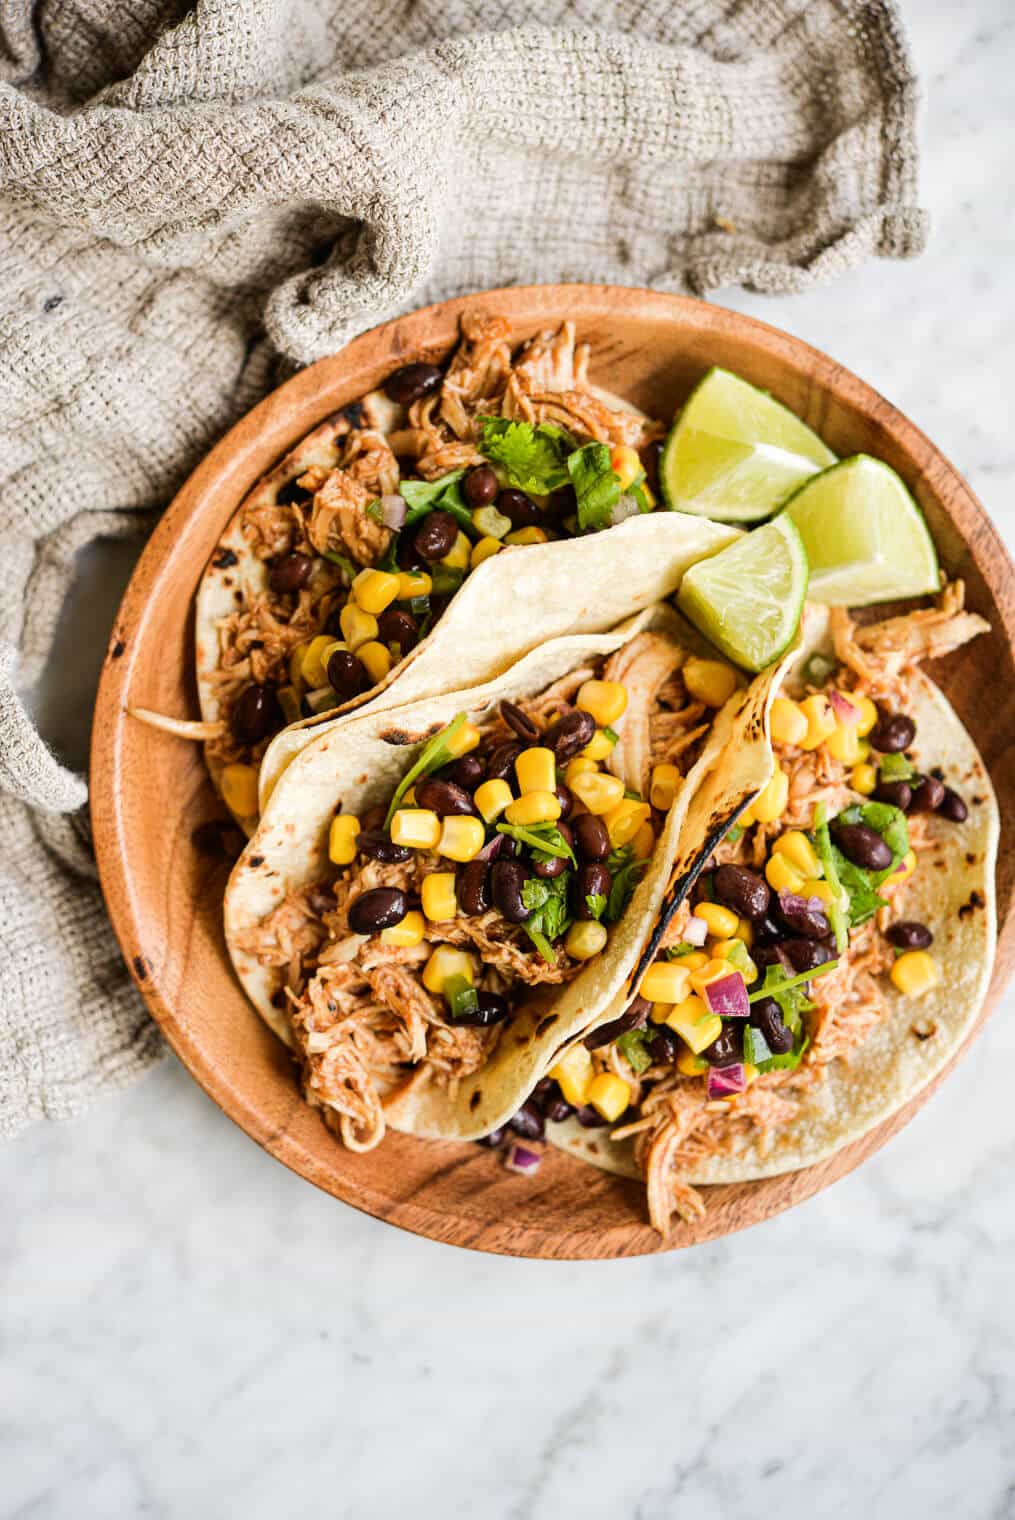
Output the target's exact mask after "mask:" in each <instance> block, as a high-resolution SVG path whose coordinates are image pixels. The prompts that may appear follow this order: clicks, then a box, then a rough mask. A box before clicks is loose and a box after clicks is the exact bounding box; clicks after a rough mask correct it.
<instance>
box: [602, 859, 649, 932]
mask: <svg viewBox="0 0 1015 1520" xmlns="http://www.w3.org/2000/svg"><path fill="white" fill-rule="evenodd" d="M647 867H648V861H647V860H629V861H628V863H627V865H624V866H621V868H620V870H619V871H618V872H617V874H616V875H615V876H614V878H613V885H612V886H611V887H610V895H609V898H608V899H607V903H606V911H605V912H604V914H603V918H604V920H605V922H606V923H608V924H615V923H616V922H617V920H618V919H621V918H623V916H624V913H625V911H626V909H627V905H628V903H629V902H630V901H631V898H632V897H633V896H634V889H635V887H636V886H637V885H638V883H639V881H641V878H642V876H643V875H644V873H645V870H646V868H647Z"/></svg>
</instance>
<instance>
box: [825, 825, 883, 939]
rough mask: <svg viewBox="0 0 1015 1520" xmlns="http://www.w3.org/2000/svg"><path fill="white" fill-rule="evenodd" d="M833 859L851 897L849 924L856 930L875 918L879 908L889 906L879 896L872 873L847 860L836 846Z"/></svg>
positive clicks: (838, 874) (837, 872)
mask: <svg viewBox="0 0 1015 1520" xmlns="http://www.w3.org/2000/svg"><path fill="white" fill-rule="evenodd" d="M831 859H832V864H833V869H834V870H835V873H836V876H837V877H838V879H839V882H840V883H841V885H842V886H843V887H844V888H845V890H846V893H847V895H848V897H849V922H850V925H851V927H852V928H854V929H855V928H857V927H858V926H859V925H860V924H865V923H866V922H867V920H868V919H869V918H873V917H874V915H875V913H876V912H877V911H878V909H879V908H885V907H887V906H888V904H887V903H886V902H885V899H884V898H883V897H879V896H878V894H877V890H876V888H875V884H874V879H873V877H872V876H871V874H870V872H869V871H865V870H864V869H863V868H862V866H855V865H854V864H853V862H852V861H851V860H847V859H846V856H845V855H844V854H843V853H842V851H841V850H840V849H839V848H838V846H837V845H834V844H833V845H832V852H831ZM826 874H827V872H826Z"/></svg>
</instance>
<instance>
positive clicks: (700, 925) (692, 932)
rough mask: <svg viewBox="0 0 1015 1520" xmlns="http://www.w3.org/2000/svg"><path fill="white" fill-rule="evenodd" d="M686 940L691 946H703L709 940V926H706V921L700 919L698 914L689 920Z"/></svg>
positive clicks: (685, 934)
mask: <svg viewBox="0 0 1015 1520" xmlns="http://www.w3.org/2000/svg"><path fill="white" fill-rule="evenodd" d="M684 939H685V940H686V941H687V943H688V944H689V945H699V946H700V945H703V944H704V943H705V941H706V940H707V939H708V924H706V922H705V920H704V919H703V918H699V917H698V916H697V914H694V915H692V917H691V918H689V919H688V920H687V927H686V929H685V930H684Z"/></svg>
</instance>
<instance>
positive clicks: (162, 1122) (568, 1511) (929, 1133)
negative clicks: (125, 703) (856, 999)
mask: <svg viewBox="0 0 1015 1520" xmlns="http://www.w3.org/2000/svg"><path fill="white" fill-rule="evenodd" d="M904 8H905V9H906V10H907V13H908V17H909V24H910V29H911V33H912V38H913V44H914V47H915V51H916V54H917V59H918V63H919V66H920V69H921V73H922V76H923V78H924V81H925V86H926V97H927V101H926V106H925V111H924V139H925V157H924V174H923V193H924V203H925V204H926V205H928V206H929V207H930V209H931V211H932V213H933V217H934V228H933V239H932V243H931V246H930V249H929V251H928V253H927V254H926V256H925V257H924V258H923V259H922V260H921V261H919V262H917V263H914V264H911V265H893V264H872V265H869V266H868V267H867V268H865V269H862V270H859V271H857V272H856V273H854V274H853V275H852V276H850V277H849V278H848V279H845V280H843V281H841V282H840V283H838V284H837V285H834V286H832V287H830V288H828V289H824V290H820V291H815V292H814V293H812V294H810V295H806V296H802V297H797V298H794V299H787V300H765V299H760V298H753V297H745V296H742V295H739V294H735V293H734V294H732V295H730V296H729V297H728V298H727V299H728V304H730V305H735V306H737V307H739V308H740V309H743V310H748V311H751V312H754V313H757V314H758V315H760V316H762V317H764V318H766V319H767V320H769V321H771V322H774V323H777V324H779V325H781V326H783V327H786V328H788V329H789V330H791V331H792V332H795V333H799V334H801V335H802V336H804V337H805V338H807V339H809V340H810V341H811V342H813V343H815V344H817V345H819V346H820V347H822V348H824V349H827V350H828V351H829V352H830V353H832V354H833V355H835V356H836V357H837V358H839V359H841V360H842V361H843V362H845V363H846V364H847V365H849V366H850V367H852V368H854V369H856V370H857V371H859V372H860V373H861V374H862V375H864V376H865V377H867V378H868V379H870V380H871V381H872V382H873V384H875V385H876V386H877V387H878V388H879V389H880V390H881V391H883V392H884V393H885V394H886V395H887V396H889V397H890V398H891V399H892V400H893V401H895V402H897V403H898V404H899V405H900V406H901V407H902V408H903V409H904V410H905V411H906V412H908V413H909V415H910V416H912V417H913V418H914V420H916V421H917V422H918V423H919V424H921V425H922V426H923V427H924V428H925V430H926V431H927V432H928V433H929V434H930V435H931V436H932V437H933V438H934V439H935V440H936V441H937V442H939V444H940V445H941V447H942V448H943V449H944V450H945V452H946V453H947V454H948V455H949V456H950V457H951V458H952V459H953V460H954V461H955V463H956V464H957V465H958V466H959V468H960V469H962V470H963V471H964V472H965V473H966V474H967V475H968V477H969V479H970V480H971V482H972V484H973V486H974V488H975V489H976V490H977V491H978V492H979V494H980V495H981V497H982V498H983V500H984V501H985V502H986V503H987V505H988V507H989V508H990V510H991V511H992V512H993V513H994V514H995V516H996V518H997V520H998V522H999V524H1000V526H1001V528H1002V530H1003V532H1004V534H1005V536H1006V539H1007V541H1008V543H1009V544H1010V545H1012V544H1015V506H1013V502H1012V498H1013V488H1015V449H1013V445H1012V430H1011V402H1010V395H1011V386H1012V378H1013V376H1012V370H1011V354H1012V352H1015V287H1013V285H1012V279H1011V267H1012V264H1011V261H1012V255H1013V253H1015V248H1013V242H1015V215H1013V208H1012V190H1011V180H1010V175H1009V173H1008V172H1007V170H1006V167H1005V164H1006V160H1007V161H1008V162H1009V163H1010V160H1011V154H1012V147H1013V143H1012V120H1011V84H1010V80H1011V73H1012V70H1013V67H1015V12H1013V11H1012V9H1011V6H1010V4H1009V0H967V3H966V4H965V5H963V6H961V7H960V6H957V5H955V4H954V0H950V3H946V0H911V3H910V4H909V5H908V6H907V7H904ZM127 565H128V556H127V555H126V554H125V552H124V551H123V550H122V549H121V550H118V551H116V552H115V553H112V554H108V553H99V554H93V555H92V556H90V557H89V559H88V561H87V563H86V565H85V566H84V580H83V589H82V590H81V591H80V592H79V594H78V596H77V597H76V599H75V602H74V606H73V607H72V609H71V613H70V620H71V625H72V626H73V629H74V633H73V636H71V634H68V636H67V637H66V639H65V640H64V645H63V648H64V649H65V652H66V659H65V661H64V665H63V679H62V681H61V684H60V687H59V691H57V690H56V689H52V688H51V689H48V690H47V691H44V692H43V707H44V711H45V714H46V720H47V729H48V732H49V733H50V735H51V736H52V737H53V739H54V741H55V742H56V743H57V744H58V746H59V747H60V748H61V750H62V751H63V752H64V753H66V754H68V755H69V756H70V757H71V758H74V757H75V756H80V755H81V753H82V746H83V742H84V735H85V734H86V732H87V720H88V703H89V692H90V689H91V683H92V681H93V678H94V670H95V668H96V663H97V659H98V652H99V651H100V650H101V648H102V646H103V644H104V639H105V628H106V626H107V625H108V621H109V618H110V616H111V613H112V609H113V606H114V604H115V600H116V597H117V595H118V592H119V587H120V585H121V584H122V581H123V579H124V577H125V575H126V571H127ZM88 625H90V626H91V629H92V634H93V636H92V638H91V639H90V640H89V639H85V638H83V637H81V636H80V630H81V629H82V628H83V627H85V626H88ZM1013 1070H1015V996H1013V995H1012V994H1009V996H1008V997H1007V999H1006V1000H1005V1003H1004V1006H1003V1007H1002V1008H1000V1009H999V1010H998V1013H997V1015H996V1016H995V1018H994V1019H993V1021H992V1022H991V1024H990V1026H989V1028H988V1030H987V1032H986V1034H985V1035H984V1036H983V1038H982V1039H981V1040H980V1041H979V1042H978V1043H977V1045H976V1046H975V1048H974V1049H973V1050H972V1051H971V1052H970V1054H969V1055H968V1057H967V1058H966V1060H965V1061H964V1062H963V1063H962V1065H961V1067H960V1069H959V1070H958V1071H957V1072H956V1073H955V1075H954V1076H953V1078H952V1079H951V1080H950V1081H949V1082H948V1083H947V1084H946V1085H945V1087H944V1088H943V1090H942V1091H941V1092H940V1094H939V1095H938V1096H937V1097H936V1098H935V1099H934V1100H933V1102H932V1103H931V1104H930V1105H929V1106H928V1107H927V1108H925V1109H924V1110H923V1112H922V1113H920V1114H919V1116H918V1117H917V1118H916V1119H915V1121H914V1122H913V1123H912V1124H911V1125H910V1126H909V1128H908V1129H907V1130H906V1131H905V1132H904V1133H903V1134H902V1135H901V1136H899V1137H898V1138H897V1139H896V1140H895V1141H894V1142H893V1143H892V1144H891V1145H890V1146H889V1147H888V1149H887V1150H886V1151H884V1152H882V1153H881V1154H880V1155H879V1156H877V1157H876V1158H875V1159H874V1160H873V1161H871V1162H870V1163H869V1164H868V1165H867V1166H865V1167H864V1168H863V1170H862V1171H861V1172H859V1173H854V1174H853V1175H852V1176H851V1177H850V1178H848V1179H847V1180H845V1181H844V1182H842V1183H840V1184H839V1185H838V1186H837V1187H835V1188H833V1189H832V1190H831V1191H829V1192H826V1193H825V1194H823V1195H822V1196H820V1197H819V1198H816V1199H814V1200H812V1201H811V1202H809V1203H808V1204H806V1205H805V1206H803V1207H802V1208H800V1209H798V1210H796V1211H795V1212H793V1213H790V1214H786V1215H783V1216H782V1217H780V1218H778V1219H775V1220H773V1221H771V1222H769V1223H768V1224H766V1225H764V1226H761V1227H760V1228H758V1229H755V1230H753V1231H752V1232H750V1233H749V1234H746V1235H743V1236H739V1237H736V1238H731V1239H727V1240H725V1241H722V1242H719V1243H717V1244H715V1245H711V1246H708V1247H704V1248H700V1249H698V1250H697V1251H694V1252H691V1253H686V1254H678V1255H672V1256H668V1257H661V1258H654V1259H651V1260H642V1261H630V1262H615V1263H607V1264H592V1263H590V1264H573V1265H571V1264H564V1263H561V1264H556V1263H554V1264H540V1263H532V1262H520V1261H511V1260H504V1259H495V1258H487V1257H480V1256H475V1255H470V1254H467V1253H465V1252H458V1251H454V1250H452V1249H450V1248H446V1247H442V1246H437V1245H434V1244H432V1243H430V1242H427V1241H421V1240H416V1239H413V1238H412V1237H410V1236H407V1235H402V1234H399V1233H398V1232H396V1231H394V1230H392V1229H389V1228H387V1227H385V1226H383V1225H381V1224H378V1223H376V1222H375V1221H373V1220H371V1219H367V1218H364V1217H362V1216H360V1215H358V1214H356V1213H354V1212H353V1211H352V1210H351V1209H348V1208H345V1207H343V1206H342V1205H340V1204H338V1203H336V1202H334V1201H333V1200H331V1199H329V1198H327V1197H325V1196H324V1195H323V1194H321V1193H318V1192H316V1191H315V1190H314V1189H313V1188H311V1187H310V1186H309V1185H308V1184H306V1183H304V1182H303V1181H301V1180H300V1179H299V1178H297V1177H295V1176H292V1175H290V1174H289V1173H288V1172H286V1171H285V1170H284V1169H283V1168H281V1167H280V1166H278V1165H277V1164H276V1163H274V1162H273V1161H271V1160H270V1159H268V1158H267V1157H266V1156H265V1155H263V1154H262V1153H261V1152H260V1151H259V1150H258V1149H257V1148H256V1147H255V1146H254V1145H252V1144H251V1143H250V1141H248V1140H247V1139H246V1138H245V1137H244V1136H243V1135H242V1134H241V1133H240V1131H239V1130H237V1129H235V1128H234V1127H233V1126H232V1124H230V1123H229V1121H227V1120H226V1119H225V1118H223V1117H222V1115H221V1114H220V1113H219V1112H218V1111H217V1110H216V1109H215V1108H214V1106H213V1105H212V1104H211V1102H210V1101H209V1100H208V1099H207V1098H205V1097H204V1095H203V1094H202V1093H201V1092H200V1090H199V1089H198V1088H197V1087H196V1086H195V1084H194V1083H193V1082H192V1081H191V1080H190V1078H189V1077H188V1076H187V1075H186V1073H185V1072H184V1071H183V1070H182V1069H181V1068H180V1067H179V1066H178V1065H177V1064H176V1063H175V1062H174V1061H172V1060H168V1061H167V1062H166V1063H164V1064H163V1065H162V1066H161V1067H159V1068H158V1069H157V1070H156V1071H154V1072H153V1073H152V1074H151V1075H150V1076H148V1077H147V1078H146V1079H145V1080H143V1081H142V1082H141V1083H139V1084H138V1085H137V1086H136V1087H135V1088H134V1089H133V1090H131V1091H129V1092H127V1093H125V1094H123V1095H121V1096H119V1097H117V1098H114V1099H110V1100H108V1101H106V1102H105V1103H104V1104H102V1105H100V1106H99V1107H98V1108H96V1109H95V1110H94V1111H93V1112H92V1113H91V1114H90V1115H88V1116H87V1117H86V1118H84V1119H81V1120H78V1121H76V1122H74V1123H73V1124H69V1125H63V1126H60V1125H49V1126H42V1127H38V1128H36V1129H34V1130H32V1131H30V1132H29V1133H27V1134H25V1135H23V1136H22V1137H21V1138H20V1139H18V1140H17V1141H16V1142H14V1143H12V1144H9V1145H8V1146H7V1147H6V1149H5V1150H3V1152H2V1153H0V1176H2V1179H3V1181H2V1188H3V1197H4V1202H5V1207H4V1218H5V1229H4V1231H3V1238H2V1241H0V1260H2V1267H3V1300H2V1309H0V1326H2V1338H3V1356H2V1359H0V1409H2V1414H0V1514H2V1515H3V1516H5V1517H9V1520H10V1517H15V1516H18V1517H29V1516H30V1517H33V1520H35V1517H47V1520H48V1517H61V1520H62V1517H64V1516H70V1515H73V1516H74V1517H75V1520H113V1517H115V1520H120V1517H127V1516H142V1515H144V1516H156V1517H170V1516H172V1517H175V1516H184V1515H186V1516H188V1517H190V1516H218V1515H238V1514H243V1515H244V1516H245V1517H247V1520H262V1517H263V1520H276V1517H278V1516H279V1515H283V1516H286V1517H287V1520H291V1517H297V1516H303V1515H310V1514H326V1515H350V1516H352V1515H355V1516H356V1517H357V1520H372V1517H382V1516H384V1517H386V1516H390V1515H393V1514H396V1513H401V1512H407V1511H409V1505H411V1511H409V1512H411V1513H412V1514H413V1515H414V1516H416V1517H418V1520H443V1517H445V1516H448V1515H457V1514H464V1513H469V1514H471V1515H472V1516H474V1517H476V1520H485V1517H497V1520H500V1517H512V1520H530V1517H542V1516H554V1517H558V1516H569V1515H578V1514H580V1515H582V1516H583V1520H600V1517H603V1520H607V1517H609V1520H617V1517H618V1516H637V1517H639V1520H661V1517H664V1516H665V1517H671V1516H676V1515H680V1516H682V1517H689V1520H720V1517H721V1520H748V1517H756V1516H758V1515H760V1514H778V1515H779V1516H780V1517H783V1520H797V1517H801V1520H802V1517H806V1520H832V1517H840V1516H855V1515H857V1514H859V1513H861V1512H862V1513H863V1514H864V1515H865V1517H866V1520H882V1517H883V1520H909V1517H917V1516H919V1517H921V1520H938V1517H940V1520H953V1517H961V1520H988V1517H990V1520H1011V1517H1015V1295H1013V1293H1012V1281H1013V1261H1015V1200H1013V1196H1012V1192H1011V1187H1010V1176H1011V1171H1012V1166H1013V1163H1015V1104H1013V1103H1012V1101H1011V1073H1012V1071H1013Z"/></svg>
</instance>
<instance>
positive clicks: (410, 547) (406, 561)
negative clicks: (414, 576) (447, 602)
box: [395, 530, 433, 607]
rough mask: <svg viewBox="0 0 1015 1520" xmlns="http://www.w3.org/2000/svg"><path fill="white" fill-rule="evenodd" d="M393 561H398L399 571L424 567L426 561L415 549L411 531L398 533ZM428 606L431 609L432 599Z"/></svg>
mask: <svg viewBox="0 0 1015 1520" xmlns="http://www.w3.org/2000/svg"><path fill="white" fill-rule="evenodd" d="M395 559H396V560H397V561H398V568H399V569H400V570H422V569H423V568H424V567H425V566H426V564H427V561H426V560H425V559H424V558H423V556H422V554H420V552H419V550H418V549H417V548H416V541H415V538H414V536H413V534H412V532H411V530H410V531H409V532H408V533H399V535H398V546H397V548H396V549H395ZM430 605H431V607H433V600H432V599H431V603H430Z"/></svg>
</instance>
